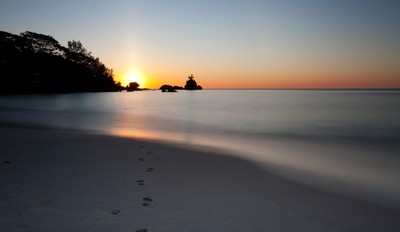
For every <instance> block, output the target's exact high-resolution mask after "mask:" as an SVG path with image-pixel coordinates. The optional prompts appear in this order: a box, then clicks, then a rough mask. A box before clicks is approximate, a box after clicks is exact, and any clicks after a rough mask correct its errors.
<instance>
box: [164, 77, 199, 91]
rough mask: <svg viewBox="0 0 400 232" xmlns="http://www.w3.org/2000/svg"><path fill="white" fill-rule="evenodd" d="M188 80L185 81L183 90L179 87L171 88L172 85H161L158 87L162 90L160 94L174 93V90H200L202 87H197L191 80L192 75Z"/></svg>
mask: <svg viewBox="0 0 400 232" xmlns="http://www.w3.org/2000/svg"><path fill="white" fill-rule="evenodd" d="M188 78H189V80H187V81H186V85H185V88H183V87H181V86H176V85H175V86H172V85H163V86H161V87H160V89H161V90H162V92H176V90H182V89H185V90H202V89H203V87H201V86H200V85H197V83H196V81H195V80H193V79H194V77H193V74H192V75H190V76H189V77H188Z"/></svg>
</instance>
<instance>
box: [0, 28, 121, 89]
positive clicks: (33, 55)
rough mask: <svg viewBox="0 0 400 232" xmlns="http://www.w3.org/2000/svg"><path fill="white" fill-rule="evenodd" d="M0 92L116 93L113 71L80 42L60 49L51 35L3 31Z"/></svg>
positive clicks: (0, 42) (0, 53)
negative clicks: (15, 33) (14, 33)
mask: <svg viewBox="0 0 400 232" xmlns="http://www.w3.org/2000/svg"><path fill="white" fill-rule="evenodd" d="M0 70H1V72H0V93H36V92H46V93H57V92H87V91H117V90H121V89H122V86H121V83H115V81H114V74H113V70H112V69H109V68H107V67H106V66H105V65H104V64H103V63H102V62H100V59H99V58H95V57H93V56H92V55H91V53H90V52H88V51H87V50H86V49H85V48H84V47H83V45H82V43H81V42H79V41H74V40H73V41H69V42H68V47H67V48H65V47H63V46H61V45H60V44H59V43H58V41H57V40H55V39H54V38H53V37H51V36H48V35H42V34H38V33H34V32H29V31H27V32H24V33H21V34H20V35H19V36H18V35H13V34H11V33H8V32H3V31H0Z"/></svg>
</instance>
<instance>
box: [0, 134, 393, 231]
mask: <svg viewBox="0 0 400 232" xmlns="http://www.w3.org/2000/svg"><path fill="white" fill-rule="evenodd" d="M0 131H1V133H0V186H1V187H0V189H1V190H0V227H1V228H2V229H1V230H2V231H9V232H12V231H399V230H400V216H399V215H400V212H398V211H396V210H394V209H389V208H385V207H383V206H380V205H375V204H372V203H368V202H364V201H360V200H356V199H352V198H346V197H342V196H338V195H335V194H331V193H328V192H324V191H322V190H317V189H314V188H311V187H308V186H304V185H301V184H298V183H294V182H291V181H289V180H287V179H285V178H281V177H277V176H275V175H273V174H271V173H269V172H268V170H264V169H261V168H260V167H259V166H258V165H255V164H253V163H252V162H250V161H247V160H243V159H240V158H235V157H233V156H229V155H228V154H224V153H223V152H221V151H219V152H211V151H199V150H193V149H189V148H182V147H180V148H178V147H175V146H173V145H172V144H170V145H166V144H159V143H155V142H149V141H140V140H133V139H127V138H118V137H112V136H103V135H93V134H84V133H78V132H67V131H56V130H38V129H24V128H10V127H0Z"/></svg>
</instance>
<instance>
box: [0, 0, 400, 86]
mask: <svg viewBox="0 0 400 232" xmlns="http://www.w3.org/2000/svg"><path fill="white" fill-rule="evenodd" d="M399 12H400V1H393V0H391V1H388V0H375V1H369V0H365V1H361V0H358V1H356V0H347V1H342V0H336V1H334V0H331V1H328V0H306V1H298V0H297V1H295V0H293V1H289V0H280V1H268V0H260V1H257V0H246V1H238V0H230V1H225V0H213V1H208V0H203V1H190V0H186V1H176V0H171V1H161V0H160V1H153V0H130V1H95V0H79V1H76V0H68V1H58V0H37V1H33V0H25V1H22V0H0V22H1V23H0V30H3V31H7V32H11V33H15V34H19V33H21V32H24V31H27V30H28V31H34V32H38V33H42V34H47V35H51V36H53V37H54V38H55V39H57V40H58V41H59V42H60V43H61V44H62V45H64V46H66V44H67V41H68V40H79V41H81V42H82V43H83V45H84V46H85V47H86V48H87V49H88V50H89V51H91V52H92V54H93V55H94V56H96V57H99V58H100V60H101V61H102V62H104V63H105V64H106V65H107V66H108V67H110V68H112V69H114V71H115V73H116V74H117V78H118V79H119V80H121V81H122V82H123V83H124V84H126V83H127V82H128V81H138V82H139V83H140V84H141V85H142V87H159V85H161V84H164V83H168V84H173V85H184V82H185V81H186V77H187V76H188V75H190V74H191V73H193V74H194V75H195V77H196V79H197V80H198V82H199V83H200V84H202V85H203V86H204V87H206V88H207V87H208V88H236V87H246V88H249V87H250V88H314V87H317V88H318V87H322V88H336V87H348V88H354V87H360V88H371V87H372V88H373V87H376V88H394V87H395V88H400V13H399ZM128 73H130V74H129V75H128Z"/></svg>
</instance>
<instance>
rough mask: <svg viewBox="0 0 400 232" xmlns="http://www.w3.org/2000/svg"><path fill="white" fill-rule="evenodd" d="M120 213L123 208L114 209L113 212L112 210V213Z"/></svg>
mask: <svg viewBox="0 0 400 232" xmlns="http://www.w3.org/2000/svg"><path fill="white" fill-rule="evenodd" d="M119 213H121V210H117V209H116V210H113V211H112V212H111V214H119Z"/></svg>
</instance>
